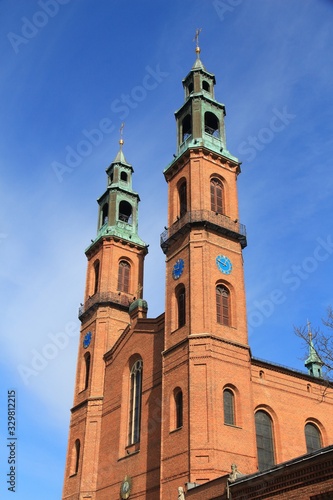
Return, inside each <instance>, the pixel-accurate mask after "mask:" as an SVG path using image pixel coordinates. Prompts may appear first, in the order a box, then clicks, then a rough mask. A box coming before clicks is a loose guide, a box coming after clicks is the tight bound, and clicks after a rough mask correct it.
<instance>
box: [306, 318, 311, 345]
mask: <svg viewBox="0 0 333 500" xmlns="http://www.w3.org/2000/svg"><path fill="white" fill-rule="evenodd" d="M306 324H307V327H308V335H309V341H310V342H311V341H312V332H311V323H310V321H309V320H308V321H307V323H306Z"/></svg>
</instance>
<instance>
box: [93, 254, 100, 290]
mask: <svg viewBox="0 0 333 500" xmlns="http://www.w3.org/2000/svg"><path fill="white" fill-rule="evenodd" d="M99 267H100V266H99V260H96V261H95V262H94V278H95V281H94V293H97V292H98V285H99Z"/></svg>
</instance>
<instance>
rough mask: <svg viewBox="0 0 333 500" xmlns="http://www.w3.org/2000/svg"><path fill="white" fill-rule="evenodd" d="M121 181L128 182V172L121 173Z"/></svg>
mask: <svg viewBox="0 0 333 500" xmlns="http://www.w3.org/2000/svg"><path fill="white" fill-rule="evenodd" d="M120 179H121V180H122V181H124V182H127V173H126V172H124V171H123V172H121V173H120Z"/></svg>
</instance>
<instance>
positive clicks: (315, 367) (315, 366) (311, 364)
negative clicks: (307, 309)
mask: <svg viewBox="0 0 333 500" xmlns="http://www.w3.org/2000/svg"><path fill="white" fill-rule="evenodd" d="M307 325H308V335H309V357H308V358H307V359H306V360H305V362H304V365H305V366H306V368H307V369H308V371H309V375H312V376H313V377H317V378H322V366H323V364H324V363H323V362H322V360H321V359H320V357H319V356H318V354H317V351H316V349H315V347H314V345H313V341H312V333H311V327H310V322H309V321H308V323H307Z"/></svg>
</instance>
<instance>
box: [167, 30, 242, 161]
mask: <svg viewBox="0 0 333 500" xmlns="http://www.w3.org/2000/svg"><path fill="white" fill-rule="evenodd" d="M200 32H201V29H199V28H198V29H197V30H196V33H195V37H194V41H195V44H196V47H195V53H196V60H195V62H194V65H193V67H192V69H191V70H190V72H189V73H188V75H187V76H186V77H185V78H184V80H183V87H184V90H185V102H184V104H183V105H182V107H181V108H180V109H179V110H178V111H176V113H175V116H176V121H177V152H176V153H177V154H176V158H178V156H180V155H181V154H183V153H184V152H185V151H186V150H187V149H188V148H193V147H195V148H197V147H200V148H201V147H205V148H207V149H209V150H211V151H213V152H214V153H217V154H219V155H221V156H224V157H226V158H227V159H228V160H231V161H233V162H235V163H237V164H239V162H238V159H237V158H236V157H235V156H233V155H232V154H231V153H230V152H229V151H228V150H227V148H226V136H225V127H224V117H225V114H226V112H225V106H224V104H221V103H219V102H218V101H216V99H215V95H214V86H215V83H216V80H215V75H214V74H212V73H209V72H208V71H207V70H206V68H205V66H204V65H203V63H202V61H201V59H200V52H201V49H200V47H199V35H200Z"/></svg>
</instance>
